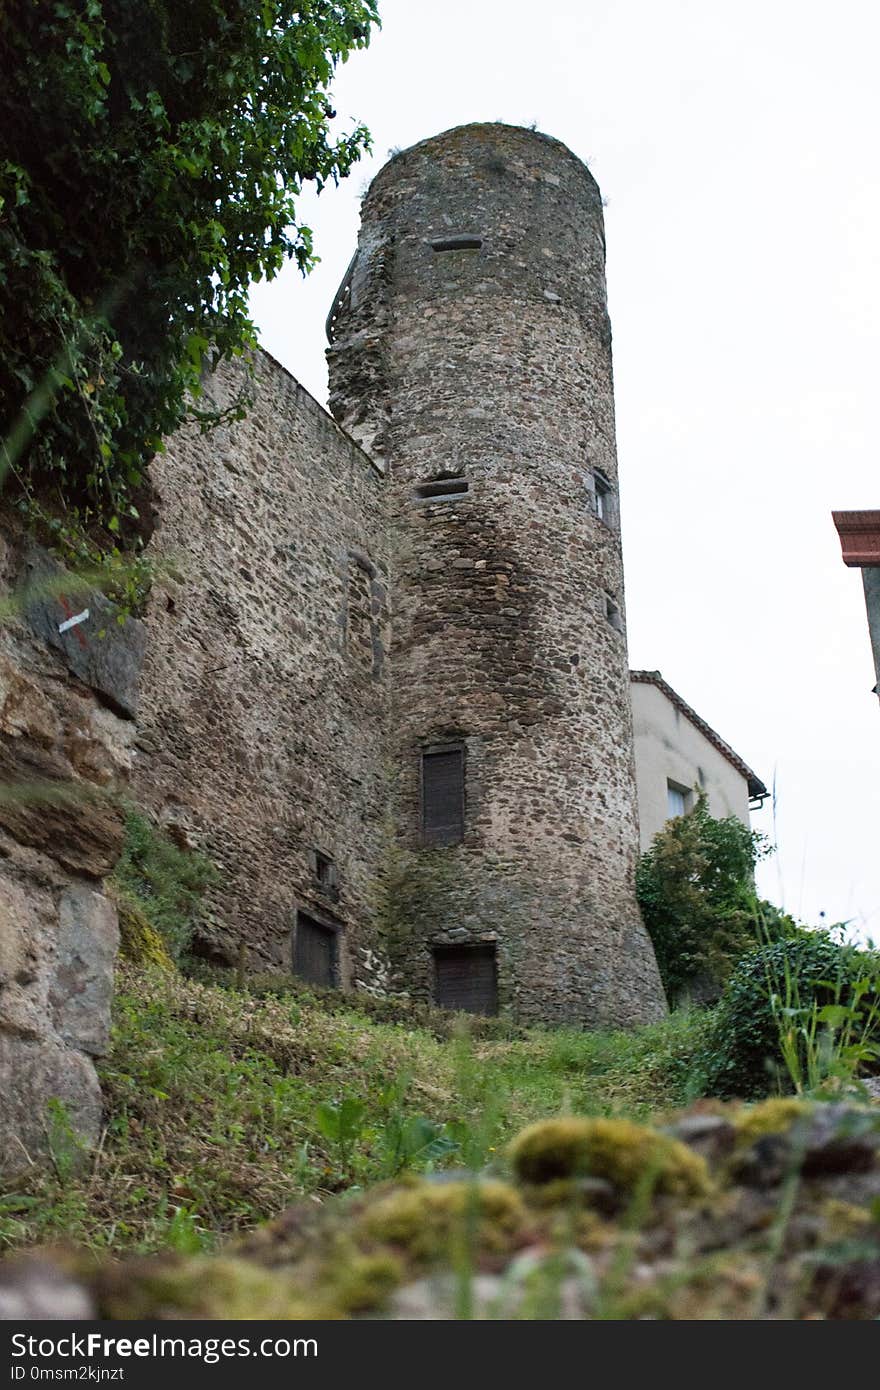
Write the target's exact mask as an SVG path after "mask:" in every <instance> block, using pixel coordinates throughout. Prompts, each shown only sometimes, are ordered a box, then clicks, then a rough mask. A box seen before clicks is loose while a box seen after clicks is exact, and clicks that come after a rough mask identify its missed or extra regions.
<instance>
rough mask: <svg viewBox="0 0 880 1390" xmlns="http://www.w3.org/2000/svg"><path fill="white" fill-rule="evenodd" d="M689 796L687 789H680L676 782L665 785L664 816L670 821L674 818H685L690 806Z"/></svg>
mask: <svg viewBox="0 0 880 1390" xmlns="http://www.w3.org/2000/svg"><path fill="white" fill-rule="evenodd" d="M690 799H691V794H690V792H689V791H688V789H687V787H682V786H680V785H679V783H678V782H669V781H667V783H666V814H667V816H668V818H669V819H670V820H672V819H673V818H674V817H675V816H686V815H687V813H688V808H689V805H690Z"/></svg>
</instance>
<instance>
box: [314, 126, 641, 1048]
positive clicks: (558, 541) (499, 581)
mask: <svg viewBox="0 0 880 1390" xmlns="http://www.w3.org/2000/svg"><path fill="white" fill-rule="evenodd" d="M604 261H605V242H604V231H603V218H602V202H601V197H600V194H599V189H598V187H597V186H596V183H595V181H594V180H593V178H592V176H591V174H590V173H589V170H588V169H587V168H586V167H585V166H584V165H583V164H582V163H581V162H580V160H578V159H577V158H576V157H575V156H574V155H573V154H572V153H571V151H570V150H568V149H567V148H566V147H565V146H564V145H562V144H560V143H559V141H557V140H553V139H550V138H548V137H547V136H545V135H540V134H538V133H537V132H535V131H531V130H523V129H519V128H516V127H511V126H504V125H470V126H463V127H461V128H459V129H455V130H451V131H448V132H446V133H445V134H443V135H439V136H437V137H436V138H434V139H431V140H426V141H424V142H423V143H422V144H419V145H416V146H414V147H413V148H412V149H409V150H405V151H404V152H403V153H401V154H398V155H396V156H395V157H394V158H393V159H392V160H391V162H390V163H389V164H387V165H386V166H385V168H384V169H383V170H382V171H381V172H380V173H379V175H378V176H377V177H376V179H375V180H374V182H373V184H372V186H371V188H370V190H369V193H368V195H367V197H366V199H365V202H364V206H363V221H362V230H361V235H360V240H359V245H358V251H357V253H356V255H355V258H354V260H353V261H352V265H351V267H350V269H349V272H348V274H347V275H346V278H345V280H344V282H343V285H342V286H341V288H340V291H339V293H338V294H337V297H336V300H335V302H334V306H333V310H332V311H331V315H330V318H329V320H328V334H329V337H330V341H331V347H330V350H329V359H330V374H331V376H330V380H331V409H332V410H333V413H334V414H335V415H336V417H337V418H338V419H339V420H340V422H341V423H342V424H343V426H344V427H345V428H346V429H347V430H348V431H349V433H350V434H352V435H353V436H354V437H355V438H356V439H357V440H358V441H359V442H360V443H361V444H362V446H363V447H364V448H365V449H366V450H367V451H368V452H370V453H371V455H372V456H373V458H374V459H376V460H377V461H380V462H381V465H382V466H383V467H384V468H385V470H386V472H387V486H388V507H389V523H390V526H391V530H392V536H393V551H392V554H393V573H392V595H393V617H392V624H393V629H392V630H393V636H392V645H391V653H390V662H391V679H392V688H393V692H394V693H393V697H392V717H391V721H390V730H391V732H390V747H389V767H390V770H391V773H392V776H393V779H394V782H395V788H396V790H395V798H396V804H395V813H394V816H393V822H394V831H393V841H394V842H393V847H392V849H391V851H390V853H389V859H388V863H387V865H386V866H385V867H384V870H383V873H382V875H381V879H382V883H381V891H380V892H379V893H378V896H377V901H378V903H379V907H378V911H377V918H378V931H379V935H380V938H381V941H382V945H383V947H384V949H385V951H386V952H387V954H388V955H389V956H390V960H391V965H392V969H393V972H394V977H395V978H396V981H397V983H398V985H399V986H401V987H403V988H406V989H407V990H409V992H410V993H412V994H414V995H417V996H421V997H425V998H434V999H435V1000H437V1001H438V1002H440V1003H446V1004H450V1005H454V1006H458V1007H465V1008H471V1009H474V1010H478V1011H485V1012H491V1011H493V1010H494V1009H495V1008H496V1007H497V1008H500V1009H501V1010H502V1011H504V1012H509V1013H510V1014H512V1015H513V1017H515V1018H517V1019H519V1020H522V1021H535V1022H538V1021H541V1022H552V1023H571V1024H586V1025H594V1024H620V1025H627V1024H634V1023H639V1022H643V1021H646V1020H649V1019H653V1018H656V1017H658V1016H659V1015H660V1014H661V1013H662V1012H663V1010H664V1008H665V1004H664V998H663V991H662V987H661V984H660V979H659V975H658V972H657V966H656V962H655V959H654V953H653V950H652V947H651V943H650V940H649V938H648V936H647V933H646V931H645V929H644V926H643V924H642V922H641V919H640V916H639V911H638V907H637V905H636V899H635V891H634V872H635V864H636V856H637V853H638V825H637V811H636V792H635V780H634V770H633V740H632V728H631V714H630V700H629V674H628V662H627V650H626V631H625V620H624V601H623V573H622V564H621V548H620V528H619V513H618V506H617V462H616V456H615V441H614V397H613V389H612V375H611V334H610V330H609V324H608V315H607V310H606V298H605V272H604Z"/></svg>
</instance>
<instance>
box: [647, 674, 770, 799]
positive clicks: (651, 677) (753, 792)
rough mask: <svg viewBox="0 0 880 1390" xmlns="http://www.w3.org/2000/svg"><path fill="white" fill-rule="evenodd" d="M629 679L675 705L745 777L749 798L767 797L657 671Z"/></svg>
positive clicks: (745, 765)
mask: <svg viewBox="0 0 880 1390" xmlns="http://www.w3.org/2000/svg"><path fill="white" fill-rule="evenodd" d="M629 678H630V680H631V681H637V682H639V683H640V684H641V685H656V687H657V689H658V690H661V691H662V692H663V694H664V695H665V696H666V698H667V700H669V701H670V702H671V703H672V704H673V705H675V707H676V709H679V710H681V712H682V714H683V715H684V716H685V718H686V719H689V720H690V721H691V723H692V724H693V725H694V728H696V729H699V731H700V733H701V734H703V736H704V737H705V738H707V739H708V740H709V742H710V743H711V744H712V745H713V747H715V748H717V749H718V752H719V753H722V754H723V755H724V757H725V758H726V759H727V761H728V762H729V763H731V764H732V765H733V767H735V768H736V770H737V772H739V773H741V774H742V776H743V777H745V779H746V781H747V783H748V787H749V797H758V796H769V792H768V791H767V788H766V787H765V786H764V783H763V782H762V781H761V779H760V777H758V776H757V774H756V773H754V772H752V769H751V768H750V767H749V765H748V763H745V762H743V760H742V758H741V757H740V756H739V754H738V753H734V751H733V749H732V748H731V746H730V744H729V743H725V742H724V739H723V738H722V737H721V735H720V734H716V732H715V730H714V729H713V728H712V727H711V726H710V725H709V724H707V723H706V721H705V719H701V718H700V716H699V715H698V714H697V712H696V710H694V709H691V707H690V705H689V704H688V703H687V701H685V700H683V699H682V698H681V696H680V695H679V694H678V692H677V691H676V690H673V689H672V686H671V685H667V683H666V681H665V680H664V679H663V677H662V676H661V674H660V672H659V671H630V673H629Z"/></svg>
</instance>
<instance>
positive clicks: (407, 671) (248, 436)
mask: <svg viewBox="0 0 880 1390" xmlns="http://www.w3.org/2000/svg"><path fill="white" fill-rule="evenodd" d="M604 249H605V248H604V232H603V219H602V206H601V198H600V195H599V190H598V188H597V186H596V184H595V182H594V181H593V179H592V177H591V175H590V173H589V171H588V170H587V169H586V168H585V166H584V165H583V164H582V163H580V161H579V160H577V159H576V158H575V156H574V155H573V154H572V153H571V152H570V151H569V150H568V149H566V148H565V147H564V146H563V145H561V144H560V143H559V142H558V141H555V140H552V139H549V138H548V137H546V136H543V135H539V134H537V133H536V132H533V131H528V130H521V129H517V128H513V127H508V126H502V125H473V126H465V127H462V128H460V129H457V130H453V131H449V132H447V133H446V134H444V135H441V136H438V137H437V138H435V139H432V140H428V141H425V142H424V143H422V144H420V145H417V146H415V147H414V148H413V149H410V150H407V151H404V152H403V153H402V154H399V155H397V156H396V157H395V158H394V159H392V160H391V162H390V163H389V164H388V165H387V166H386V167H385V169H383V170H382V172H381V173H380V174H379V175H378V177H377V178H376V179H375V180H374V182H373V184H372V186H371V188H370V190H369V193H368V195H367V197H366V199H365V203H364V208H363V224H362V231H361V236H360V240H359V244H358V249H357V253H356V255H355V257H354V259H353V261H352V264H351V266H350V268H349V272H348V274H347V275H346V278H345V280H344V282H343V285H342V286H341V287H340V291H339V294H338V295H337V297H336V300H335V302H334V304H333V307H332V310H331V315H330V318H329V320H328V332H329V337H330V349H329V354H328V355H329V362H330V387H331V395H330V404H331V410H332V413H333V416H334V417H335V420H334V419H333V418H331V416H330V415H328V414H327V413H326V412H325V411H324V410H323V409H322V408H321V407H320V406H319V405H317V404H316V402H315V401H314V400H312V398H311V397H310V396H309V395H308V394H307V393H306V392H305V391H304V390H303V389H302V387H300V386H299V385H298V383H297V382H296V381H294V380H293V379H292V378H291V377H290V376H289V375H288V373H286V372H285V371H284V370H283V368H281V367H280V366H279V365H278V364H277V363H275V362H274V361H273V360H272V359H271V358H269V357H268V356H267V355H265V354H260V355H259V357H258V359H257V361H256V363H255V378H254V383H253V396H254V399H253V404H252V406H251V408H250V410H249V412H248V414H247V416H246V418H245V419H244V420H242V421H240V422H239V423H235V424H227V425H223V426H222V427H220V428H218V429H216V430H214V431H213V432H212V433H210V434H208V435H206V436H202V435H200V434H199V433H198V432H197V431H195V430H184V431H182V432H180V433H179V434H178V435H177V436H175V437H174V438H173V439H171V440H170V441H169V443H168V448H167V452H166V453H164V454H163V455H161V456H159V457H158V458H157V459H156V460H155V463H154V465H153V468H152V475H153V486H154V493H155V507H156V515H157V524H156V529H155V532H154V534H153V537H152V540H151V542H150V546H149V552H148V553H149V554H150V555H151V557H152V558H153V560H154V562H155V580H154V583H153V588H152V593H151V597H150V601H149V607H148V610H147V612H146V614H145V616H144V631H143V637H144V642H143V669H142V671H141V674H140V681H139V696H138V705H137V708H136V709H135V707H134V704H133V702H132V701H131V700H130V699H129V700H128V703H127V704H126V703H125V701H120V699H119V698H118V692H116V693H115V694H114V692H113V690H112V689H111V691H110V693H109V695H108V693H107V691H106V690H104V691H103V693H102V692H101V691H100V690H97V689H96V687H95V685H94V682H93V681H92V679H91V677H90V675H89V671H88V670H87V669H86V667H85V666H84V662H83V656H82V652H83V647H82V643H83V641H85V642H93V643H96V642H97V638H96V636H95V635H94V634H93V633H89V632H88V630H87V625H82V626H81V627H79V628H77V629H75V630H71V631H67V632H65V633H64V634H63V635H62V636H60V637H59V636H58V635H57V633H54V634H53V651H52V652H49V651H48V650H47V649H45V648H44V647H42V646H41V645H40V634H39V632H38V631H37V630H36V629H35V628H34V627H33V625H31V627H30V629H29V635H28V638H27V641H28V643H29V644H30V645H29V646H28V652H29V653H30V655H29V656H28V662H29V663H30V667H31V668H32V673H33V675H34V679H35V680H36V681H37V684H39V678H40V672H39V671H38V670H37V669H36V668H37V667H39V665H40V662H42V663H43V664H44V666H45V665H46V663H48V665H50V666H51V667H52V673H51V681H52V689H53V691H54V692H55V694H54V695H53V697H52V698H53V699H55V700H56V703H57V698H58V697H57V692H58V691H59V690H62V689H64V690H65V691H67V692H68V694H65V696H64V698H65V699H67V698H68V695H69V692H70V690H75V692H76V697H77V699H79V700H80V701H81V702H83V707H84V709H85V707H86V705H88V704H89V702H90V701H91V705H92V706H93V707H94V708H95V709H99V710H102V711H104V713H102V714H101V719H102V720H104V723H105V724H107V730H106V731H105V730H104V727H103V725H101V730H102V736H104V734H105V733H106V741H107V743H108V746H110V747H111V748H112V749H113V750H116V751H115V752H114V754H113V756H111V755H110V754H109V753H108V754H107V756H106V758H105V761H106V762H107V764H108V766H110V764H113V775H114V777H116V778H117V780H127V781H128V783H129V786H130V791H131V793H132V794H133V795H134V797H135V799H136V800H137V801H138V802H139V803H140V804H141V805H143V806H144V807H145V808H146V809H147V810H148V811H149V812H150V813H151V814H152V815H153V816H154V817H155V818H156V820H157V821H158V822H159V823H160V824H162V825H164V826H165V828H166V829H167V830H168V832H169V833H171V834H172V835H173V836H174V838H175V839H176V840H177V841H178V843H181V844H184V845H186V844H191V845H193V846H198V847H199V848H201V849H203V850H205V851H207V853H208V854H209V855H211V856H212V857H213V858H214V860H215V861H216V862H217V864H218V866H219V868H220V870H221V876H220V878H219V880H218V883H217V884H216V885H215V886H214V887H213V888H212V889H211V890H210V894H209V900H208V911H207V917H206V921H205V923H204V924H203V925H202V927H201V928H200V930H199V936H198V939H197V942H196V946H197V949H198V950H199V951H200V952H201V953H202V954H204V955H206V956H209V957H211V958H213V959H216V960H219V961H226V962H227V963H232V962H233V961H234V960H235V959H236V958H237V957H238V953H239V950H240V947H241V944H242V943H243V944H244V947H245V949H246V952H247V960H248V964H249V966H250V967H251V968H266V967H272V968H281V969H293V970H295V971H296V972H297V973H299V974H301V975H303V976H304V977H305V978H306V979H309V980H311V981H313V982H315V983H319V984H324V985H337V986H342V987H345V988H360V989H367V990H370V991H373V992H376V993H404V994H407V995H410V996H412V997H416V998H420V999H435V1000H437V1001H438V1002H441V1003H446V1004H450V1005H458V1006H463V1007H466V1008H472V1009H479V1010H483V1011H490V1012H491V1011H495V1010H496V1009H497V1010H501V1011H505V1012H508V1013H510V1014H511V1015H512V1016H513V1017H515V1018H517V1019H519V1020H522V1021H545V1022H554V1023H569V1024H586V1025H593V1024H621V1025H627V1024H634V1023H639V1022H643V1021H646V1020H649V1019H652V1018H655V1017H657V1016H658V1015H659V1014H660V1013H661V1012H662V1010H663V1008H664V1001H663V994H662V989H661V985H660V981H659V976H658V973H657V969H656V964H655V961H654V956H653V951H652V949H651V945H650V942H649V939H648V937H647V934H646V932H645V930H644V928H643V925H642V923H641V920H640V917H639V913H638V908H637V905H636V900H635V892H634V872H635V863H636V856H637V853H638V827H637V816H636V794H635V781H634V769H633V739H632V727H631V713H630V704H629V689H628V669H627V666H628V663H627V652H626V636H625V610H624V599H623V575H622V564H621V548H620V527H619V510H618V506H617V463H616V454H615V442H614V402H613V389H612V374H611V339H610V330H609V324H608V317H607V310H606V299H605V279H604ZM243 384H244V382H243V372H242V370H241V369H235V368H231V367H228V366H225V367H222V368H221V369H220V370H219V371H218V372H216V373H214V374H213V375H212V377H211V378H210V380H209V381H208V382H207V383H206V389H207V391H208V393H209V395H212V396H213V397H214V398H215V399H217V400H218V401H219V402H220V403H223V402H224V401H228V400H229V399H230V397H231V395H232V394H233V393H235V392H237V391H238V390H239V389H240V388H241V387H242V385H243ZM337 422H338V423H337ZM11 582H14V576H13V577H12V578H11V579H10V583H11ZM50 616H51V617H52V618H53V619H54V618H55V617H58V614H57V613H56V614H53V615H50ZM50 625H51V624H50ZM57 626H59V624H58V623H56V624H55V627H56V628H57ZM136 631H137V632H140V629H139V628H138V629H136ZM114 640H118V639H116V638H114ZM135 646H138V643H135ZM138 650H139V647H138ZM34 653H37V654H36V655H34ZM105 664H106V663H105ZM129 677H130V672H129V671H127V674H126V680H128V679H129ZM112 683H113V682H112V679H110V685H111V686H112ZM106 684H107V680H105V685H106ZM0 693H2V692H0ZM108 710H110V711H112V713H113V719H114V720H117V721H122V722H123V723H124V724H125V738H122V737H121V736H120V733H119V729H118V728H117V727H116V725H115V724H114V725H113V727H112V729H111V728H110V725H109V723H107V720H108V718H109V714H108V713H107V711H108ZM7 712H8V706H7ZM89 717H91V716H89ZM13 722H14V721H13ZM93 722H94V721H93ZM100 722H101V721H100V720H99V721H98V723H100ZM8 726H9V719H8V718H7V726H5V727H4V729H3V732H2V733H0V737H2V738H3V739H4V740H5V743H6V744H9V743H11V741H14V740H15V739H16V738H19V737H20V736H21V734H20V731H19V732H16V729H15V728H13V729H12V732H11V733H10V732H9V727H8ZM31 737H32V738H35V739H37V740H38V741H39V738H40V737H42V735H40V734H39V732H38V731H37V732H32V735H31ZM123 744H124V747H125V752H124V756H123V755H122V754H121V753H120V752H119V751H118V750H119V749H120V748H121V747H122V746H123ZM4 746H5V745H4ZM17 746H18V748H19V749H20V748H21V746H22V745H21V744H20V743H19V744H18V745H17ZM114 757H115V763H114V761H113V759H114ZM88 775H89V776H92V775H93V774H92V773H88ZM109 775H110V774H109V773H108V774H107V776H108V777H109ZM101 778H102V779H104V780H106V778H104V773H103V771H102V773H101ZM2 824H3V817H2V813H0V826H2ZM5 833H6V834H7V836H12V837H14V836H15V835H16V829H15V826H14V825H10V824H9V823H8V817H7V824H6V831H5ZM116 833H117V832H116V828H115V827H114V835H115V834H116ZM44 849H45V847H44ZM45 852H46V853H47V854H48V855H50V856H51V855H53V854H56V853H57V850H56V849H54V848H52V847H51V846H50V847H49V848H48V849H45ZM19 857H20V856H19ZM110 857H111V858H112V856H110ZM10 862H11V861H10ZM52 862H53V865H54V867H53V869H52V873H49V871H48V870H46V871H45V872H44V874H43V881H44V883H45V892H46V893H49V894H50V896H51V895H52V894H53V893H54V897H53V898H52V904H50V907H51V911H50V907H46V908H45V913H49V916H51V915H52V913H53V912H54V913H55V920H58V912H59V910H60V909H59V903H60V902H61V900H62V898H63V895H64V893H65V892H69V887H67V886H65V884H64V883H62V881H61V879H62V878H63V873H62V874H61V877H59V871H58V866H57V863H56V861H55V860H53V861H52ZM96 864H97V861H96ZM0 867H2V866H0ZM105 871H106V869H105V868H104V866H103V860H102V867H101V872H105ZM76 873H78V874H80V875H81V874H82V869H81V866H77V867H76ZM93 873H94V869H93V868H89V870H88V874H93ZM52 874H54V875H55V877H54V878H53V877H52ZM87 877H88V875H87ZM16 881H17V882H18V883H19V884H21V883H23V882H24V870H23V869H22V870H21V873H19V874H18V878H17V880H16ZM88 882H89V884H91V885H92V886H90V887H89V889H88V891H89V892H92V891H95V892H97V891H98V890H99V888H100V880H99V879H95V881H94V883H92V879H88ZM53 885H54V886H53ZM21 891H22V892H24V891H25V890H24V888H21ZM41 891H42V890H41ZM78 891H79V890H78ZM82 891H86V890H85V889H83V890H82ZM104 901H105V900H104V899H102V904H103V902H104ZM41 910H42V909H41ZM67 912H68V917H69V909H67ZM45 913H44V915H45ZM96 913H99V909H98V908H94V911H93V918H94V920H95V922H97V921H98V916H96V915H95V914H96ZM100 914H104V916H103V917H102V919H101V920H104V921H105V929H104V938H105V940H109V936H110V928H109V927H107V926H106V920H105V919H106V910H105V908H104V906H101V907H100V913H99V915H100ZM82 917H83V914H82V913H81V914H80V918H81V919H82ZM22 920H24V918H22ZM46 920H47V922H48V917H47V918H46ZM81 935H82V933H81ZM59 939H60V938H59ZM41 940H43V941H44V943H48V944H45V945H44V946H41V947H40V950H42V951H43V954H44V955H45V956H46V958H47V960H49V961H50V963H51V959H54V958H53V957H52V952H53V950H54V949H55V948H54V946H53V945H52V940H51V930H50V929H49V928H47V929H46V930H45V931H43V935H42V937H41ZM79 944H80V946H82V944H83V943H82V941H80V943H79ZM83 950H84V951H85V955H88V949H87V945H86V946H85V947H83ZM0 964H2V962H0ZM54 968H55V967H54V966H53V967H52V969H54ZM46 970H47V971H49V973H51V971H50V970H49V966H48V965H47V966H46ZM45 973H46V972H45V971H44V974H45ZM56 973H57V972H56ZM0 985H2V988H0V1029H4V1028H6V1029H7V1031H8V1027H9V1024H8V1018H9V1009H8V1007H7V1004H8V1000H9V999H10V998H11V997H13V996H12V995H11V994H10V990H9V987H8V983H7V982H5V981H0ZM48 988H49V987H48V985H47V986H46V989H44V991H43V995H44V996H47V990H48ZM13 993H14V992H13ZM56 993H57V991H56ZM105 993H106V991H105ZM41 997H42V996H41ZM4 1001H7V1002H6V1003H4ZM44 1006H45V1007H44ZM40 1007H44V1013H45V1008H47V1007H48V1006H47V1005H45V999H44V1005H41V1006H40ZM55 1007H56V1012H57V1006H55ZM4 1009H5V1010H6V1012H5V1013H4ZM56 1034H57V1029H56V1032H55V1033H53V1036H52V1045H53V1047H54V1046H55V1043H56V1041H57V1037H56ZM47 1036H48V1035H47ZM58 1036H59V1037H60V1038H61V1042H60V1043H59V1045H63V1034H62V1035H58ZM2 1038H3V1034H2V1032H0V1041H2ZM93 1050H95V1049H93ZM53 1055H54V1054H53ZM0 1069H2V1058H0ZM44 1089H45V1088H44ZM90 1103H91V1104H92V1110H91V1111H90V1112H89V1113H90V1114H91V1113H92V1112H93V1110H94V1105H93V1098H92V1102H90Z"/></svg>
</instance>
